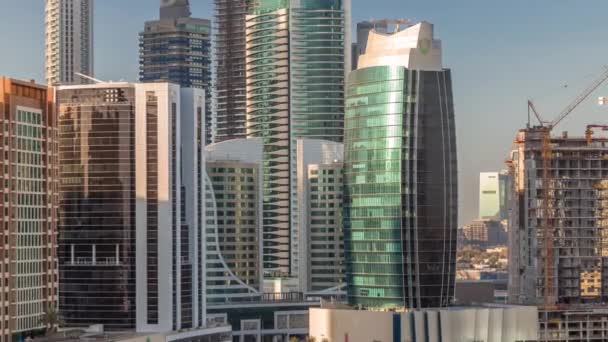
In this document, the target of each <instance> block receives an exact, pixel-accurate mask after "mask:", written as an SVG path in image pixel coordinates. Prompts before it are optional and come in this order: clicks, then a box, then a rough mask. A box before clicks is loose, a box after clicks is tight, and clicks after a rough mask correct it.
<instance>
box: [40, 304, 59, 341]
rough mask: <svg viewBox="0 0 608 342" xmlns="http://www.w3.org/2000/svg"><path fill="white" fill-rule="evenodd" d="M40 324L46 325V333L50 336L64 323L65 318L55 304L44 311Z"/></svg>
mask: <svg viewBox="0 0 608 342" xmlns="http://www.w3.org/2000/svg"><path fill="white" fill-rule="evenodd" d="M40 324H43V325H44V326H45V327H46V335H47V336H48V335H51V334H53V333H55V332H57V329H58V328H59V326H60V325H62V324H63V320H62V319H61V316H60V315H59V312H58V311H57V309H56V308H55V307H54V306H51V307H49V308H48V309H47V310H46V311H45V312H44V315H43V316H42V318H40Z"/></svg>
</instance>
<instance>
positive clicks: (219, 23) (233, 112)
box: [213, 0, 247, 142]
mask: <svg viewBox="0 0 608 342" xmlns="http://www.w3.org/2000/svg"><path fill="white" fill-rule="evenodd" d="M214 4H215V23H216V24H215V28H216V29H215V36H214V37H215V41H214V47H213V51H214V56H215V80H214V89H213V90H214V95H215V97H214V100H215V105H216V108H215V110H216V132H215V134H214V141H215V142H222V141H225V140H230V139H238V138H245V136H246V134H245V120H246V116H245V46H246V45H245V16H246V15H247V0H214Z"/></svg>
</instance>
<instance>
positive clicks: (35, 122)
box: [0, 77, 59, 342]
mask: <svg viewBox="0 0 608 342" xmlns="http://www.w3.org/2000/svg"><path fill="white" fill-rule="evenodd" d="M53 97H54V92H53V90H52V89H47V87H45V86H41V85H37V84H34V83H33V82H25V81H18V80H14V79H9V78H4V77H0V184H2V196H0V213H2V214H0V239H1V240H2V243H1V244H0V255H2V258H0V273H1V274H2V277H0V294H2V296H0V341H1V342H10V341H15V340H23V339H24V338H25V337H27V336H30V334H32V333H35V332H38V333H40V332H43V331H44V330H45V329H46V328H47V326H46V325H45V324H44V322H43V321H44V319H45V317H48V316H47V315H52V314H57V310H58V307H57V306H58V305H57V304H58V298H59V293H58V287H59V283H58V269H57V204H58V198H57V180H58V178H57V172H58V164H57V162H58V161H57V117H56V115H55V106H54V102H53V101H54V99H53Z"/></svg>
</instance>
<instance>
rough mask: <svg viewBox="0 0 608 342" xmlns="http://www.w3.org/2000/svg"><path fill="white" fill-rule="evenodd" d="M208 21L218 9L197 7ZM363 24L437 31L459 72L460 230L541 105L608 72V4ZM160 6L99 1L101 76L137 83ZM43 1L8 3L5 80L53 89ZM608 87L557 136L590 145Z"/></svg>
mask: <svg viewBox="0 0 608 342" xmlns="http://www.w3.org/2000/svg"><path fill="white" fill-rule="evenodd" d="M190 2H191V3H192V5H193V12H194V15H195V16H198V17H211V16H212V14H213V13H212V8H213V6H212V0H191V1H190ZM352 2H353V22H356V21H360V20H367V19H379V18H385V17H389V18H393V17H401V18H408V19H412V20H427V21H430V22H432V23H434V24H435V32H436V36H437V37H438V38H439V39H441V40H442V41H443V48H444V52H443V53H444V64H445V66H446V67H449V68H451V69H452V72H453V83H454V84H453V86H454V95H455V99H454V100H455V106H456V122H457V134H458V136H457V139H458V154H459V174H460V222H461V223H464V222H466V221H468V220H471V219H473V218H475V217H476V215H477V191H478V178H479V176H478V174H479V172H481V171H493V170H498V169H500V168H503V167H504V159H505V157H506V155H507V152H508V151H509V148H510V146H511V143H512V141H513V138H514V136H515V133H516V131H517V129H518V128H521V127H523V126H524V125H525V122H526V114H527V111H526V99H527V98H528V97H532V98H534V99H535V100H536V102H537V107H538V108H539V110H540V111H541V112H542V113H544V115H545V116H546V117H547V118H552V117H554V116H555V115H556V114H555V113H558V112H559V111H560V110H561V109H562V108H563V107H565V106H566V105H567V104H568V102H570V101H571V100H572V99H573V98H574V97H575V96H576V95H577V94H578V93H579V92H580V91H581V90H582V89H583V88H585V86H586V85H587V84H588V83H590V82H591V81H592V80H593V78H594V77H595V76H597V75H598V74H599V73H600V72H601V70H602V68H603V66H604V65H608V40H607V39H606V37H607V33H608V20H606V13H608V2H607V1H605V0H509V1H499V0H458V1H455V0H417V1H414V0H374V1H366V0H352ZM158 3H159V1H158V0H96V4H95V58H96V61H95V69H96V74H95V76H96V77H98V78H101V79H106V80H120V79H125V80H135V79H136V77H137V63H138V56H137V53H138V32H139V31H140V30H141V29H142V27H143V22H144V21H145V20H148V19H154V18H156V17H157V16H158ZM43 15H44V1H43V0H0V42H1V45H0V46H1V48H0V75H6V76H11V77H15V78H25V79H32V78H33V79H36V80H38V81H43V64H44V56H43V41H44V17H43ZM598 95H608V87H607V86H602V87H601V88H600V89H599V90H598V91H597V92H596V93H594V94H593V95H592V97H591V98H590V100H588V101H587V102H586V103H585V104H584V105H582V106H581V107H579V108H578V110H577V111H576V112H575V113H573V114H572V116H571V117H569V118H568V119H567V120H566V121H565V122H564V123H563V124H562V125H560V126H559V127H558V128H557V131H562V130H570V135H582V134H583V131H584V126H585V124H587V123H588V122H594V123H595V122H603V123H606V122H607V121H608V120H607V119H608V108H600V107H598V106H597V105H596V97H597V96H598Z"/></svg>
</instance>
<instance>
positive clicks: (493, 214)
mask: <svg viewBox="0 0 608 342" xmlns="http://www.w3.org/2000/svg"><path fill="white" fill-rule="evenodd" d="M508 179H509V175H508V174H507V172H506V171H501V172H481V173H480V174H479V218H480V219H495V220H506V219H507V218H508V216H509V213H508V200H507V195H508V192H507V188H508Z"/></svg>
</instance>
